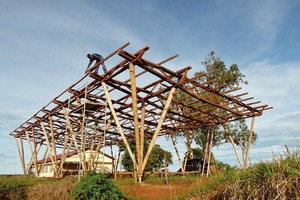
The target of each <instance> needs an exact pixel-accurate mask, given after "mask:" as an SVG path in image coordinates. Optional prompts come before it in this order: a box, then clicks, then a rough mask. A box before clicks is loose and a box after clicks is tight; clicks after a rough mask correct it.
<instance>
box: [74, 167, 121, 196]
mask: <svg viewBox="0 0 300 200" xmlns="http://www.w3.org/2000/svg"><path fill="white" fill-rule="evenodd" d="M71 196H73V197H74V198H75V199H78V200H89V199H93V200H96V199H101V200H106V199H112V200H113V199H115V200H117V199H125V196H124V195H123V194H122V193H121V192H120V191H119V189H118V188H117V187H116V186H115V185H114V183H113V182H112V181H111V180H109V179H107V176H106V175H104V174H96V173H95V172H94V171H91V172H89V173H88V174H87V175H86V176H84V177H82V178H81V179H80V181H79V182H78V183H77V185H76V186H75V187H74V189H73V190H72V191H71Z"/></svg>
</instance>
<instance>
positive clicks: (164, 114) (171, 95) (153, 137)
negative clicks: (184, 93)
mask: <svg viewBox="0 0 300 200" xmlns="http://www.w3.org/2000/svg"><path fill="white" fill-rule="evenodd" d="M174 92H175V87H173V88H172V89H171V91H170V93H169V96H168V99H167V102H166V104H165V107H164V110H163V112H162V114H161V117H160V119H159V123H158V125H157V127H156V130H155V132H154V134H153V136H152V139H151V142H150V144H149V147H148V150H147V153H146V155H145V157H144V160H143V165H142V171H144V169H145V167H146V164H147V161H148V158H149V156H150V154H151V151H152V149H153V146H154V144H155V142H156V139H157V136H158V133H159V131H160V128H161V126H162V123H163V122H164V120H165V117H166V114H167V112H168V109H169V105H170V103H171V100H172V98H173V94H174Z"/></svg>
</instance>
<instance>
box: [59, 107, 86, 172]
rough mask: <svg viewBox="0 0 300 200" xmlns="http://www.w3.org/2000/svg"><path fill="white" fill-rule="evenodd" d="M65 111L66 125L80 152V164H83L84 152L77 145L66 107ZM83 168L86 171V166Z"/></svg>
mask: <svg viewBox="0 0 300 200" xmlns="http://www.w3.org/2000/svg"><path fill="white" fill-rule="evenodd" d="M63 111H64V115H65V118H66V125H67V127H68V128H69V130H70V133H71V136H72V140H73V142H74V145H75V147H76V150H77V152H78V156H79V159H80V162H83V159H82V151H81V149H80V148H79V146H78V144H77V141H76V137H75V132H74V131H73V128H72V125H71V122H70V119H69V115H68V114H67V110H66V108H65V107H63ZM82 167H83V171H84V164H83V166H82Z"/></svg>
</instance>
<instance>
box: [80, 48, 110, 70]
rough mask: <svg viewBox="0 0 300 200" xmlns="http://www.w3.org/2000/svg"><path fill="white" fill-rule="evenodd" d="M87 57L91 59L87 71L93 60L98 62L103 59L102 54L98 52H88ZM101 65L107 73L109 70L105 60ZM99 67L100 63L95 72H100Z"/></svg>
mask: <svg viewBox="0 0 300 200" xmlns="http://www.w3.org/2000/svg"><path fill="white" fill-rule="evenodd" d="M87 57H88V58H89V59H90V62H89V64H88V66H87V68H86V70H85V72H87V70H88V68H89V67H90V66H91V64H92V62H93V61H94V60H96V63H98V62H100V61H101V60H103V57H102V56H101V55H100V54H97V53H93V54H88V55H87ZM101 65H102V69H103V71H104V73H106V72H107V69H106V66H105V64H104V62H103V63H101ZM98 69H99V65H98V66H97V67H96V68H95V71H94V73H96V74H98Z"/></svg>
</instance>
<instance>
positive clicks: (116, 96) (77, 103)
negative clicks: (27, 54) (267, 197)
mask: <svg viewBox="0 0 300 200" xmlns="http://www.w3.org/2000/svg"><path fill="white" fill-rule="evenodd" d="M128 45H129V43H126V44H124V45H123V46H121V47H120V48H118V49H116V50H115V51H114V52H112V53H111V54H110V55H108V56H107V57H105V58H104V59H103V60H102V61H100V62H98V63H96V64H95V65H94V66H93V67H91V69H90V70H89V72H88V73H86V74H85V75H84V76H83V77H82V78H81V79H80V80H79V81H77V82H76V83H74V84H73V85H71V86H70V87H68V88H67V89H66V90H65V91H63V92H62V93H61V94H60V95H58V96H57V97H55V98H54V99H53V100H52V101H51V102H50V103H48V104H47V105H46V106H44V107H43V108H42V109H40V110H39V111H38V112H37V113H35V114H34V115H33V116H32V117H31V118H29V119H28V120H27V121H25V122H24V123H23V124H21V125H20V126H19V127H18V128H16V129H15V130H14V131H12V132H11V133H10V136H12V137H14V138H16V141H17V139H19V140H20V141H22V140H28V142H29V141H30V142H32V143H34V146H41V145H47V146H48V154H49V155H50V153H51V152H52V153H54V150H55V148H63V149H64V150H65V149H73V150H80V149H81V150H82V151H84V150H85V149H91V148H96V147H97V148H98V149H99V147H100V146H99V145H103V143H104V142H106V144H108V145H115V144H122V143H125V145H126V143H128V141H132V140H134V141H136V142H137V141H138V143H139V144H142V143H143V140H144V138H145V137H147V138H152V140H151V142H152V143H153V144H154V143H155V140H156V138H157V137H158V136H161V135H167V134H171V135H172V134H174V133H176V132H178V131H184V130H192V129H196V128H199V127H201V126H204V125H205V126H207V125H208V126H213V125H216V124H225V123H226V122H230V121H234V120H237V119H244V118H251V117H256V116H261V115H262V114H263V112H264V111H265V110H268V109H271V108H272V107H269V106H268V105H265V104H260V102H259V101H255V102H249V101H250V100H252V99H253V97H247V98H244V99H242V97H244V96H245V95H247V94H248V93H240V94H237V92H236V91H238V90H239V89H240V88H236V89H235V90H228V91H225V92H222V93H221V92H219V90H218V88H212V87H210V84H209V82H204V83H199V82H197V80H196V79H195V77H194V78H188V77H187V73H188V71H189V70H190V69H191V67H190V66H188V67H185V68H182V69H181V70H178V71H172V70H171V69H168V68H166V67H164V66H163V64H165V63H166V62H168V61H170V60H172V59H174V58H176V57H177V55H174V56H172V57H170V58H167V59H165V60H163V61H161V62H158V63H155V62H152V61H149V60H146V59H145V58H143V56H144V54H145V52H146V51H148V50H149V47H148V46H145V47H143V48H141V49H140V50H138V51H136V52H135V53H129V52H127V51H125V50H124V49H125V48H126V47H127V46H128ZM115 60H118V61H115ZM107 61H112V62H115V63H116V64H115V65H113V66H112V67H109V69H108V72H107V73H105V74H94V73H93V72H92V71H93V69H95V68H96V67H97V66H99V65H100V64H101V63H102V62H107ZM128 77H130V78H128ZM187 86H188V87H187ZM179 91H180V92H183V93H185V95H186V98H183V99H182V98H181V99H179V98H178V92H179ZM204 93H205V94H209V95H203V94H204ZM231 93H234V94H232V95H231ZM188 98H189V99H193V101H192V102H189V103H187V102H185V99H188ZM199 102H201V106H200V105H199ZM83 106H85V107H84V108H86V109H83ZM83 118H84V119H83ZM83 120H84V121H83ZM82 127H84V131H83V128H82ZM142 127H143V128H142ZM83 137H84V139H83ZM153 144H152V145H153ZM17 145H18V143H17ZM21 145H23V144H21ZM137 145H138V144H137ZM141 148H143V147H141ZM23 151H24V150H23V149H22V152H21V151H20V150H19V154H20V156H21V161H24V152H23ZM34 151H36V150H34ZM34 151H32V160H34V159H37V158H36V157H37V155H36V154H37V153H36V152H34ZM141 152H143V151H141ZM150 153H151V150H150V151H148V152H147V154H150ZM131 154H132V153H131ZM22 157H23V158H22ZM137 157H138V158H137V160H138V166H139V168H140V171H141V168H143V169H144V167H145V163H146V161H145V160H147V158H146V157H147V156H146V157H145V158H143V157H142V155H137ZM131 158H132V159H133V161H134V162H135V161H136V158H135V157H134V156H133V155H131ZM22 159H23V160H22ZM23 165H24V164H23ZM23 168H24V167H23Z"/></svg>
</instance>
